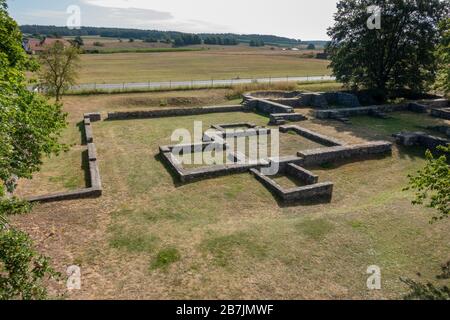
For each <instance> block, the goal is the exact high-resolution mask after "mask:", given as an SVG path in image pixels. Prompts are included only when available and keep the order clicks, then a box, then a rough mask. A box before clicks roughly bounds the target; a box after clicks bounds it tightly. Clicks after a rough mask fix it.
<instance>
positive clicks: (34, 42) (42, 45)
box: [23, 38, 71, 54]
mask: <svg viewBox="0 0 450 320" xmlns="http://www.w3.org/2000/svg"><path fill="white" fill-rule="evenodd" d="M55 42H60V43H62V44H63V45H64V46H65V47H66V46H70V45H71V44H70V42H69V41H67V40H65V39H60V38H45V39H44V40H39V39H28V40H25V41H24V42H23V48H24V49H25V51H26V52H27V53H29V54H37V53H39V52H42V51H44V50H45V49H46V47H49V46H51V45H53V44H54V43H55Z"/></svg>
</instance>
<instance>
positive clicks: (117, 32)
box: [20, 25, 302, 46]
mask: <svg viewBox="0 0 450 320" xmlns="http://www.w3.org/2000/svg"><path fill="white" fill-rule="evenodd" d="M20 29H21V31H22V33H24V34H30V35H36V36H37V35H39V36H61V37H76V36H81V37H82V36H100V37H105V38H120V39H139V40H143V41H149V42H153V41H162V42H169V41H173V43H174V45H175V46H183V45H192V44H201V43H202V42H204V43H205V44H219V45H237V44H239V43H252V44H253V43H259V44H261V43H264V44H268V45H278V46H296V45H300V44H301V43H302V41H301V40H297V39H291V38H285V37H279V36H274V35H259V34H233V33H199V34H191V33H183V32H177V31H158V30H141V29H125V28H103V27H81V28H80V29H69V28H67V27H58V26H42V25H23V26H20Z"/></svg>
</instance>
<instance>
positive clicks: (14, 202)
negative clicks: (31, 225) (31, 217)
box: [0, 197, 31, 215]
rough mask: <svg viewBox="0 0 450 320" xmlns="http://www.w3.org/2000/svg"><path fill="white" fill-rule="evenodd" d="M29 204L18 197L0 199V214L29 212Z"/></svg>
mask: <svg viewBox="0 0 450 320" xmlns="http://www.w3.org/2000/svg"><path fill="white" fill-rule="evenodd" d="M30 210H31V204H30V203H29V202H28V201H25V200H20V199H18V198H15V197H14V198H11V199H0V215H7V214H8V215H16V214H25V213H28V212H30Z"/></svg>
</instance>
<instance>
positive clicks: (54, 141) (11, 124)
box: [0, 0, 66, 198]
mask: <svg viewBox="0 0 450 320" xmlns="http://www.w3.org/2000/svg"><path fill="white" fill-rule="evenodd" d="M21 40H22V34H21V32H20V30H19V27H18V26H17V24H16V22H15V21H14V20H13V19H11V18H10V17H9V15H8V12H7V6H6V2H5V0H0V198H1V197H4V196H5V194H6V191H8V192H13V191H14V188H15V180H16V178H31V177H32V174H33V173H34V172H36V171H38V170H39V167H40V165H41V164H42V156H43V155H44V154H50V153H57V152H59V151H61V150H62V149H63V148H64V146H63V145H61V144H59V143H58V138H59V135H60V133H61V130H62V129H63V128H64V127H65V125H66V121H65V119H66V115H65V114H64V113H63V112H62V110H61V105H59V104H50V103H49V102H48V101H47V100H46V99H45V98H44V97H42V96H41V95H39V94H36V93H34V92H30V91H29V90H28V89H27V84H28V83H27V80H26V77H25V72H26V71H36V70H37V68H38V65H37V64H36V63H35V62H34V61H32V60H30V58H29V57H28V56H27V54H26V53H25V51H24V50H23V48H22V44H21Z"/></svg>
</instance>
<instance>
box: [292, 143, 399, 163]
mask: <svg viewBox="0 0 450 320" xmlns="http://www.w3.org/2000/svg"><path fill="white" fill-rule="evenodd" d="M390 152H392V143H390V142H387V141H375V142H369V143H365V144H356V145H347V146H337V147H330V148H319V149H312V150H305V151H300V152H298V156H299V157H302V158H303V161H304V165H305V166H309V165H320V164H324V163H328V162H334V161H338V160H344V159H351V158H356V157H365V156H369V155H375V154H383V153H390Z"/></svg>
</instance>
